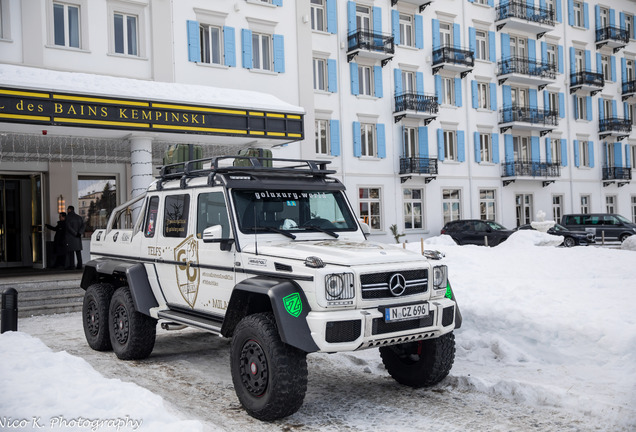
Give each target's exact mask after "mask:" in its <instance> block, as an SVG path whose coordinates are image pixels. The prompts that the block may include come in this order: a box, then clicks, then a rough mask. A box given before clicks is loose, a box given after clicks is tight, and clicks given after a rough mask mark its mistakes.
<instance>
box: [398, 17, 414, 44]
mask: <svg viewBox="0 0 636 432" xmlns="http://www.w3.org/2000/svg"><path fill="white" fill-rule="evenodd" d="M400 44H402V45H406V46H410V47H412V46H415V41H414V38H413V16H412V15H406V14H402V13H401V14H400Z"/></svg>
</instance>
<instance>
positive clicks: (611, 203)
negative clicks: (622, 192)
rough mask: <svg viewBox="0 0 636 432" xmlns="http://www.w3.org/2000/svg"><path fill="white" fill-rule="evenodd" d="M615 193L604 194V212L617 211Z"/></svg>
mask: <svg viewBox="0 0 636 432" xmlns="http://www.w3.org/2000/svg"><path fill="white" fill-rule="evenodd" d="M616 202H617V200H616V195H605V213H608V214H612V213H618V212H617V211H616Z"/></svg>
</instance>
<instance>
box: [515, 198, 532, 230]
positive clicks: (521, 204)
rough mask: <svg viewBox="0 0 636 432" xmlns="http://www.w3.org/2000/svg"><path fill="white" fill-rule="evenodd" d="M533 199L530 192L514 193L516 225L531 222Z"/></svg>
mask: <svg viewBox="0 0 636 432" xmlns="http://www.w3.org/2000/svg"><path fill="white" fill-rule="evenodd" d="M533 201H534V200H533V198H532V194H517V195H515V206H516V212H517V226H521V225H526V224H529V223H530V222H532V219H533V217H534V212H533V211H532V205H533V204H532V203H533Z"/></svg>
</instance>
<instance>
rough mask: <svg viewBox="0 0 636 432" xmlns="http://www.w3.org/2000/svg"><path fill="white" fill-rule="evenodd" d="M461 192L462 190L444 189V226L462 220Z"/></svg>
mask: <svg viewBox="0 0 636 432" xmlns="http://www.w3.org/2000/svg"><path fill="white" fill-rule="evenodd" d="M461 192H462V191H461V189H450V188H449V189H442V220H443V223H444V225H446V224H447V223H448V222H452V221H455V220H460V219H461V218H462V193H461ZM455 194H456V197H455ZM455 205H456V208H455ZM447 214H448V215H447Z"/></svg>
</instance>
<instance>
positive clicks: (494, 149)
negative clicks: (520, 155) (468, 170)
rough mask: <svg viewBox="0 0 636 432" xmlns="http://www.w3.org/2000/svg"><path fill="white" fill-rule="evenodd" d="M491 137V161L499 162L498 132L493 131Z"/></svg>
mask: <svg viewBox="0 0 636 432" xmlns="http://www.w3.org/2000/svg"><path fill="white" fill-rule="evenodd" d="M491 138H492V161H493V163H496V164H498V163H499V134H497V133H494V134H492V135H491Z"/></svg>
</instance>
